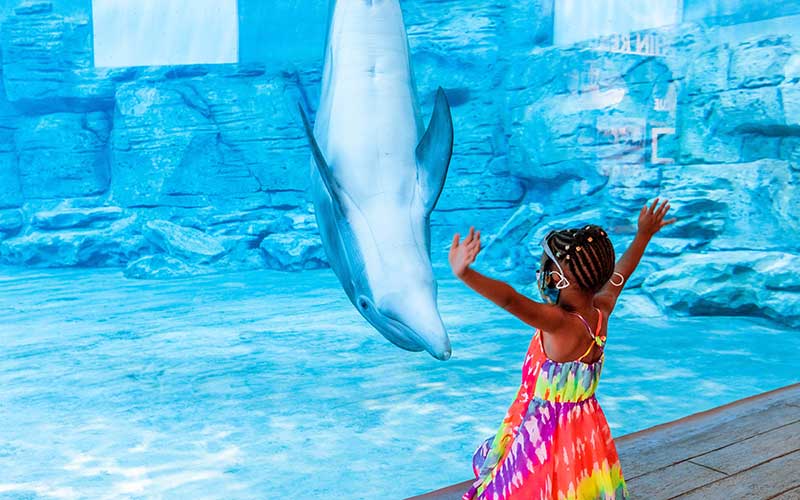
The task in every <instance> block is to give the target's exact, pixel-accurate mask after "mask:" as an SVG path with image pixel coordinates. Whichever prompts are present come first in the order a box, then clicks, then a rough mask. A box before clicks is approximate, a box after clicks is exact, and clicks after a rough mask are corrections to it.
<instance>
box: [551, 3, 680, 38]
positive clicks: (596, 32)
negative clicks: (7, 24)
mask: <svg viewBox="0 0 800 500" xmlns="http://www.w3.org/2000/svg"><path fill="white" fill-rule="evenodd" d="M681 9H682V2H681V1H678V0H639V1H636V2H631V1H630V0H559V1H558V2H555V18H554V20H553V23H554V27H555V29H554V30H553V31H554V33H553V41H554V43H556V44H558V45H561V44H571V43H575V42H579V41H582V40H591V39H594V38H598V37H602V36H606V35H612V34H615V33H629V32H631V31H638V30H644V29H648V28H655V27H658V26H667V25H670V24H676V23H678V22H680V20H681V15H682V12H681Z"/></svg>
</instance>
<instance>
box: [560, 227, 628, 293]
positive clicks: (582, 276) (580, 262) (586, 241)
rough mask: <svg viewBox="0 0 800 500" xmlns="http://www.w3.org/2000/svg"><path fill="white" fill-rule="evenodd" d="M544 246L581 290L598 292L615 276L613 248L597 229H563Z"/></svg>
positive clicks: (604, 233) (604, 235)
mask: <svg viewBox="0 0 800 500" xmlns="http://www.w3.org/2000/svg"><path fill="white" fill-rule="evenodd" d="M547 242H548V245H549V246H550V249H551V250H552V251H553V255H555V256H556V258H557V259H558V262H559V264H561V265H562V266H563V265H564V264H567V266H568V267H569V269H570V270H571V271H572V274H573V275H574V276H575V278H576V280H577V281H578V286H580V287H581V288H583V289H584V290H588V291H589V292H591V293H596V292H598V291H599V290H600V289H601V288H603V285H605V284H606V282H607V281H608V280H609V279H611V276H612V275H613V274H614V266H615V265H616V256H615V254H614V245H612V244H611V240H610V239H609V238H608V235H607V234H606V232H605V231H604V230H603V228H601V227H600V226H597V225H595V224H588V225H586V226H583V227H579V228H571V229H562V230H560V231H556V232H555V233H553V235H552V236H550V238H549V239H548V240H547Z"/></svg>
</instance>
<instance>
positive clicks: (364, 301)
mask: <svg viewBox="0 0 800 500" xmlns="http://www.w3.org/2000/svg"><path fill="white" fill-rule="evenodd" d="M358 305H360V306H361V308H362V309H366V308H367V307H369V305H368V304H367V301H366V300H364V299H361V300H359V301H358Z"/></svg>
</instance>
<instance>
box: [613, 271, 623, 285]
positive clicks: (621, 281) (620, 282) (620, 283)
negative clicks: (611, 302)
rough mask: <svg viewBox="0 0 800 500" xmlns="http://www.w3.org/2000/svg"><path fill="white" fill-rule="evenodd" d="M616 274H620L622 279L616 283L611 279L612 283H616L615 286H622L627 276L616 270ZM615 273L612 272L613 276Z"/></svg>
mask: <svg viewBox="0 0 800 500" xmlns="http://www.w3.org/2000/svg"><path fill="white" fill-rule="evenodd" d="M614 274H619V278H620V281H619V283H614V282H613V281H611V284H612V285H614V286H622V284H623V283H625V276H623V275H622V274H620V273H618V272H616V271H614ZM614 274H612V275H611V276H612V277H613V276H614Z"/></svg>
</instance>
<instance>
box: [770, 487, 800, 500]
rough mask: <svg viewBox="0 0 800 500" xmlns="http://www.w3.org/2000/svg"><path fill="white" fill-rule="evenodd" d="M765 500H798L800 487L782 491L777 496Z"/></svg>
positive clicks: (799, 499)
mask: <svg viewBox="0 0 800 500" xmlns="http://www.w3.org/2000/svg"><path fill="white" fill-rule="evenodd" d="M767 500H800V486H798V487H797V488H792V489H791V490H789V491H784V492H783V493H781V494H779V495H778V496H774V497H770V498H768V499H767Z"/></svg>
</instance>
